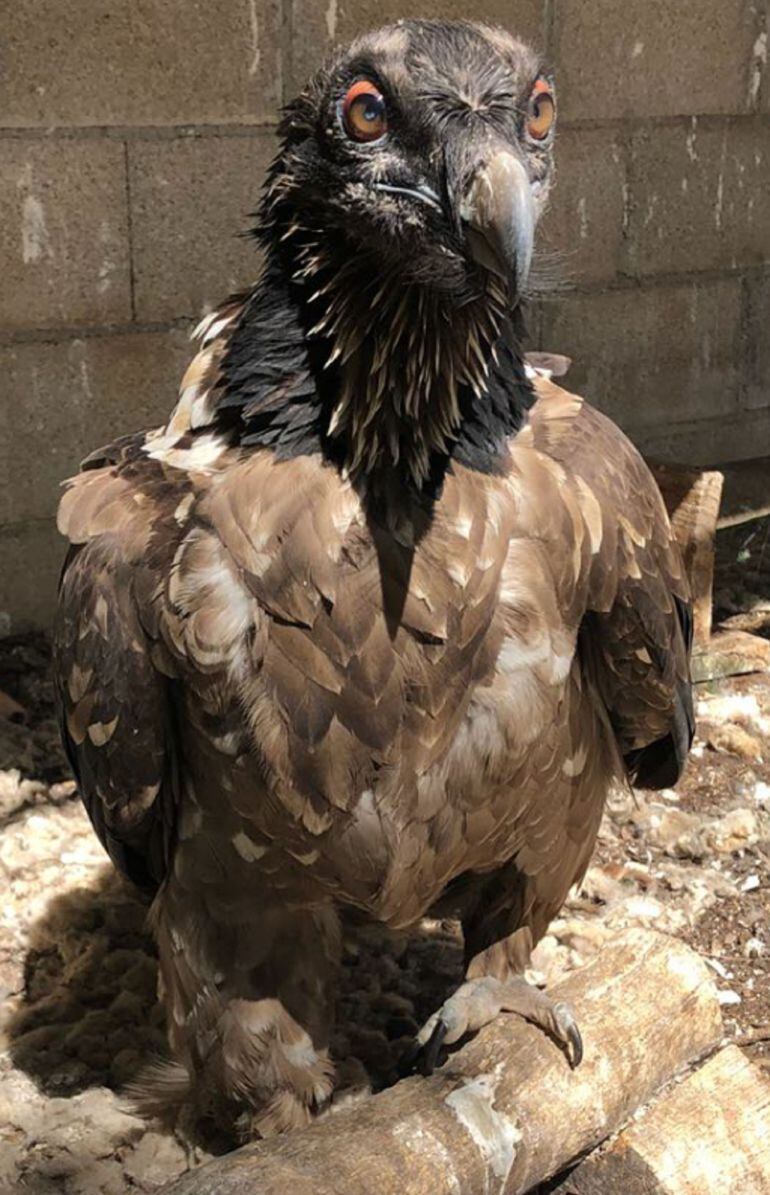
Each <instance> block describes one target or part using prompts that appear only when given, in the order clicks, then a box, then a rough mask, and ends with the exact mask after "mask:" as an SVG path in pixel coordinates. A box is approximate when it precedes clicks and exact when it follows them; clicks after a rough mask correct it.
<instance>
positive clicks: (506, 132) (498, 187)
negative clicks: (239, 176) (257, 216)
mask: <svg viewBox="0 0 770 1195" xmlns="http://www.w3.org/2000/svg"><path fill="white" fill-rule="evenodd" d="M554 122H555V97H554V88H553V83H552V80H551V78H550V76H549V75H548V74H547V72H546V71H545V70H544V68H543V66H542V63H541V61H540V59H539V58H538V56H537V55H536V54H535V53H534V52H533V51H532V50H530V49H529V48H528V47H527V46H525V45H523V44H522V43H521V42H519V41H517V40H515V39H514V38H512V37H510V36H509V35H508V34H506V33H503V32H502V31H500V30H497V29H490V28H486V27H484V26H481V25H475V24H470V23H465V22H440V21H403V22H399V23H398V24H397V25H393V26H389V27H387V28H385V29H382V30H379V31H378V32H375V33H371V34H367V35H365V36H363V37H360V38H358V39H357V40H356V41H354V42H353V43H352V45H351V46H349V47H348V48H346V49H344V50H342V51H340V52H338V54H337V55H336V56H335V57H334V59H333V60H332V61H331V62H330V63H329V64H328V65H327V66H326V67H325V68H324V69H323V70H322V71H321V72H320V73H319V74H318V75H317V76H316V77H315V78H314V79H313V80H312V81H311V83H310V85H309V86H308V87H307V89H306V90H305V91H304V92H303V94H302V95H301V96H300V97H299V98H298V99H297V100H296V101H295V102H294V103H292V104H290V105H289V107H288V108H287V111H286V114H285V117H284V120H283V123H282V125H281V130H280V135H281V140H282V148H281V151H280V153H279V156H278V158H277V160H276V162H275V164H274V166H273V170H272V172H271V178H270V185H269V189H268V192H267V198H266V204H265V217H266V219H265V226H266V228H268V229H269V228H271V227H272V228H273V229H274V230H275V231H277V233H278V235H279V236H286V237H287V238H289V237H291V235H292V231H291V230H292V229H293V228H295V229H298V230H302V231H304V232H305V234H306V235H310V237H311V239H312V240H313V243H314V245H315V246H317V247H318V251H319V252H320V254H321V257H322V258H326V257H328V256H333V257H335V258H337V259H338V260H339V261H340V264H342V263H344V262H346V261H348V260H349V259H350V258H351V257H353V258H359V259H360V258H362V257H363V258H365V259H366V262H367V264H368V268H369V270H370V272H373V273H374V274H376V275H379V276H383V275H386V276H388V277H390V278H391V279H392V280H394V281H398V282H400V283H404V282H407V283H408V282H415V283H418V284H421V285H423V286H425V287H427V288H428V289H429V290H432V291H434V292H441V293H442V294H444V295H445V296H447V297H448V298H450V299H452V298H453V299H454V300H455V301H456V302H457V303H458V304H464V303H467V302H468V301H469V300H470V299H473V298H474V297H476V296H478V295H479V294H482V293H483V292H485V291H486V290H487V289H488V288H489V286H490V283H491V284H492V285H494V286H496V287H497V289H498V290H502V291H504V292H505V294H506V297H507V301H508V302H509V303H511V302H515V301H516V299H517V298H518V297H519V296H520V294H521V292H522V290H523V289H524V288H525V286H526V282H527V277H528V273H529V266H530V261H531V257H532V248H533V235H534V228H535V224H536V223H537V219H538V217H539V215H540V213H541V211H542V209H543V206H544V203H545V200H546V196H547V193H548V189H549V185H550V181H551V176H552V145H553V135H554Z"/></svg>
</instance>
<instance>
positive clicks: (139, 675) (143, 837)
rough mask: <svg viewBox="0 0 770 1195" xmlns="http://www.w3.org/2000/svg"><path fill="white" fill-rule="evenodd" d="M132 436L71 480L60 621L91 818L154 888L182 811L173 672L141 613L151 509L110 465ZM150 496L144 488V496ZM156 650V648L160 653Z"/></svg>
mask: <svg viewBox="0 0 770 1195" xmlns="http://www.w3.org/2000/svg"><path fill="white" fill-rule="evenodd" d="M134 448H135V444H134V443H133V442H129V441H127V442H125V443H123V444H118V445H116V446H115V451H114V452H112V453H110V452H109V451H108V450H105V452H103V453H101V454H99V456H98V462H97V463H99V464H102V463H104V464H105V465H106V467H104V468H96V469H93V470H90V471H88V472H86V473H83V474H81V475H80V476H79V477H77V478H76V479H75V481H74V482H73V483H71V484H70V487H69V489H68V491H67V492H66V493H65V496H64V498H63V500H62V504H61V508H60V528H61V530H62V531H63V532H64V533H65V534H66V535H68V536H69V538H70V540H71V541H72V543H73V546H72V547H71V548H70V552H69V555H68V557H67V560H66V562H65V565H64V569H63V571H62V577H61V583H60V592H59V605H58V612H57V618H56V622H55V627H54V681H55V689H56V696H57V706H58V714H59V723H60V727H61V732H62V739H63V742H64V747H65V750H66V752H67V755H68V757H69V760H70V764H71V766H72V769H73V771H74V773H75V776H76V777H77V780H78V785H79V788H80V793H81V796H82V799H83V802H84V804H85V807H86V809H87V811H88V815H89V817H90V819H91V822H92V823H93V826H94V828H95V830H96V832H97V834H98V836H99V838H100V839H101V841H102V843H103V845H104V847H105V848H106V850H107V851H108V853H109V855H110V857H111V858H112V860H113V862H114V863H115V865H116V867H117V868H118V869H119V870H120V871H121V872H122V873H123V874H124V875H126V876H128V877H129V878H130V879H131V880H133V881H134V882H135V883H136V884H137V885H139V886H140V887H141V888H143V889H145V890H146V891H148V892H152V891H153V890H154V889H155V888H156V887H157V886H158V884H159V883H160V882H161V881H162V879H163V876H164V875H165V872H166V868H167V866H168V860H169V853H170V849H171V842H172V835H173V823H174V816H175V810H176V805H177V801H176V793H177V779H176V764H175V756H176V752H175V748H174V730H173V725H172V703H171V700H170V692H169V690H170V686H171V684H172V682H171V681H170V679H169V678H168V677H167V676H165V675H163V673H161V672H160V671H159V670H158V668H157V667H156V666H155V663H154V662H153V648H154V644H153V641H152V639H151V638H150V636H149V635H148V633H147V631H146V629H145V626H144V625H143V623H142V620H141V618H140V603H139V601H138V598H137V588H141V583H142V578H143V570H142V567H141V565H139V567H137V565H138V562H139V561H141V560H143V559H145V560H146V559H147V555H148V552H149V553H150V555H151V551H150V549H151V539H152V536H153V534H154V533H155V532H156V531H157V528H154V527H153V526H152V508H151V504H150V506H149V507H147V506H145V505H144V504H143V503H142V502H140V501H139V500H138V497H137V490H136V489H135V488H134V487H133V485H132V483H131V480H130V479H129V478H126V477H125V476H121V475H120V473H119V471H116V470H115V469H114V468H112V467H111V466H113V465H114V464H115V463H116V461H117V460H118V458H122V459H123V466H124V468H127V469H128V471H129V472H130V470H131V465H130V463H128V464H127V463H126V462H127V459H128V461H129V462H130V458H131V456H132V455H133V449H134ZM145 496H146V495H145ZM155 654H156V656H157V652H156V653H155Z"/></svg>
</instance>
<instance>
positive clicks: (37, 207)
mask: <svg viewBox="0 0 770 1195" xmlns="http://www.w3.org/2000/svg"><path fill="white" fill-rule="evenodd" d="M21 256H22V258H23V261H24V264H25V266H26V265H30V264H32V263H33V262H36V261H40V259H41V257H53V252H52V250H51V239H50V237H49V235H48V229H47V227H46V222H45V212H44V211H43V205H42V203H41V202H40V200H39V199H38V198H37V197H36V196H35V195H25V196H24V200H23V202H22V205H21Z"/></svg>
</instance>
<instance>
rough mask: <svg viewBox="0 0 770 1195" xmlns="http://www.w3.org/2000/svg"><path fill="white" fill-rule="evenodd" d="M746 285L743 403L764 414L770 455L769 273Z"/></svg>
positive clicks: (753, 279)
mask: <svg viewBox="0 0 770 1195" xmlns="http://www.w3.org/2000/svg"><path fill="white" fill-rule="evenodd" d="M746 285H747V300H748V301H747V305H746V323H745V326H744V333H745V338H746V339H745V343H746V345H747V366H748V369H747V375H748V376H747V385H746V393H745V396H744V401H745V405H746V406H747V407H750V408H752V409H756V410H760V409H761V410H764V411H765V419H766V424H767V426H766V435H765V443H766V449H765V451H766V452H767V454H768V456H770V274H767V273H765V274H763V275H759V276H757V277H754V278H750V279H749V280H748V281H747V284H746ZM761 455H762V454H761V453H757V456H761ZM768 488H770V486H769V487H768Z"/></svg>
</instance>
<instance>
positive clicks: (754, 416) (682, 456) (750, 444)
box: [633, 408, 770, 466]
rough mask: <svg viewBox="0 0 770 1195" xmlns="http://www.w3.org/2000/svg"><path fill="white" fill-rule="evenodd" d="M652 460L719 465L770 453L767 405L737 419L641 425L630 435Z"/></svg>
mask: <svg viewBox="0 0 770 1195" xmlns="http://www.w3.org/2000/svg"><path fill="white" fill-rule="evenodd" d="M633 439H634V442H635V443H636V445H637V447H638V448H639V449H640V451H641V452H643V453H644V454H645V456H647V457H649V458H650V459H651V460H659V461H671V462H674V463H677V464H681V463H682V462H684V463H685V464H689V465H701V466H711V465H722V464H725V463H726V462H727V461H748V460H755V459H756V458H757V457H764V456H770V409H768V408H766V409H765V410H763V411H746V412H742V413H741V415H740V417H739V418H737V419H724V418H719V419H688V420H687V421H686V422H685V423H675V424H673V425H671V426H665V425H664V424H661V425H659V426H658V427H645V428H641V429H640V431H639V432H638V433H636V434H635V435H634V436H633Z"/></svg>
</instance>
